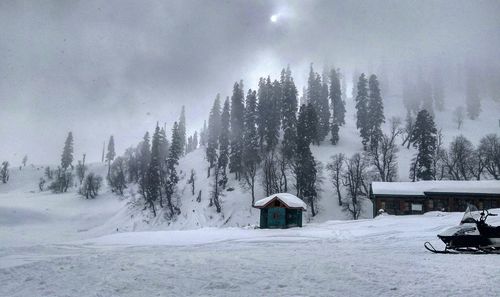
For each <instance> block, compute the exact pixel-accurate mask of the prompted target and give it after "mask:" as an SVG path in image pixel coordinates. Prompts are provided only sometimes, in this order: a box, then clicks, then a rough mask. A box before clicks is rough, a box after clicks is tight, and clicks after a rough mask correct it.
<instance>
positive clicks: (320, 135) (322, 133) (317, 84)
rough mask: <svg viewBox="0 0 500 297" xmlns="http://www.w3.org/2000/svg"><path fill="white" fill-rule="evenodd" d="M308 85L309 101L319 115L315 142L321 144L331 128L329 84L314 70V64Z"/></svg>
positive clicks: (310, 71)
mask: <svg viewBox="0 0 500 297" xmlns="http://www.w3.org/2000/svg"><path fill="white" fill-rule="evenodd" d="M307 85H308V88H307V99H308V103H309V104H311V105H312V106H313V108H314V109H315V111H316V114H317V116H318V123H317V124H318V127H317V128H316V131H317V134H316V139H314V141H313V143H315V144H317V145H319V143H320V142H321V141H323V140H324V139H325V137H326V135H328V132H329V130H330V108H329V105H328V86H327V85H326V84H323V83H322V81H321V76H320V75H319V74H318V73H316V72H314V69H313V66H312V64H311V67H310V70H309V78H308V83H307Z"/></svg>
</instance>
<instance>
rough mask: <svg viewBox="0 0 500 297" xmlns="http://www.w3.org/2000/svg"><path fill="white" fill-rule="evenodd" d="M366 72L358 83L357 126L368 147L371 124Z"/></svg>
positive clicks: (365, 145)
mask: <svg viewBox="0 0 500 297" xmlns="http://www.w3.org/2000/svg"><path fill="white" fill-rule="evenodd" d="M367 84H368V82H367V80H366V77H365V74H364V73H362V74H361V76H360V77H359V81H358V84H357V91H358V93H357V95H356V127H357V128H358V130H359V133H360V135H361V138H362V141H361V143H362V144H363V148H364V149H366V148H367V144H368V142H369V141H370V136H369V126H368V87H367Z"/></svg>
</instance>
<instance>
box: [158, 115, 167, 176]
mask: <svg viewBox="0 0 500 297" xmlns="http://www.w3.org/2000/svg"><path fill="white" fill-rule="evenodd" d="M157 125H158V124H157ZM158 143H159V151H160V162H161V164H162V166H163V165H164V163H165V160H167V157H168V151H169V149H170V147H169V146H170V145H169V143H168V139H167V134H166V132H165V129H164V128H161V129H160V132H159V133H158Z"/></svg>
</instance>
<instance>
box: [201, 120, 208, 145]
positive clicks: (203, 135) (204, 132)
mask: <svg viewBox="0 0 500 297" xmlns="http://www.w3.org/2000/svg"><path fill="white" fill-rule="evenodd" d="M207 137H208V129H207V120H204V121H203V128H201V131H200V146H205V145H206V144H207Z"/></svg>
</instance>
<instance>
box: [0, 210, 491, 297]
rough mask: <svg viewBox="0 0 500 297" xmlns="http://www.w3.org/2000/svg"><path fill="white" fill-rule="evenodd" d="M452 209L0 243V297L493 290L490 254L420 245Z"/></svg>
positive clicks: (449, 218)
mask: <svg viewBox="0 0 500 297" xmlns="http://www.w3.org/2000/svg"><path fill="white" fill-rule="evenodd" d="M496 212H497V213H499V212H500V209H497V210H496ZM461 215H462V214H459V213H451V214H444V213H429V214H426V215H423V216H401V217H395V216H383V217H378V218H376V219H368V220H361V221H357V222H355V221H328V222H325V223H320V224H308V225H306V226H305V227H304V228H295V229H288V230H259V229H252V228H202V229H196V230H184V231H155V232H128V233H115V234H111V235H106V236H101V237H97V238H91V239H82V240H77V241H74V240H71V241H67V242H65V243H58V244H34V245H25V246H18V247H12V246H10V247H9V246H4V245H3V243H5V242H4V241H2V246H1V247H0V284H1V285H0V296H12V297H14V296H459V295H460V296H493V295H495V294H496V293H495V292H498V291H500V257H499V256H497V255H436V254H431V253H430V252H428V251H426V250H425V249H424V248H423V242H425V241H427V240H430V241H432V242H433V243H435V244H436V245H439V246H440V247H441V245H440V244H439V243H438V240H437V238H436V236H435V235H436V234H437V233H438V232H440V231H442V230H443V229H445V228H447V227H449V226H453V225H455V224H457V223H458V221H459V220H460V218H461ZM495 219H496V220H491V223H493V224H497V225H498V224H500V219H497V218H495ZM3 239H5V238H3ZM492 294H493V295H492Z"/></svg>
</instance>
